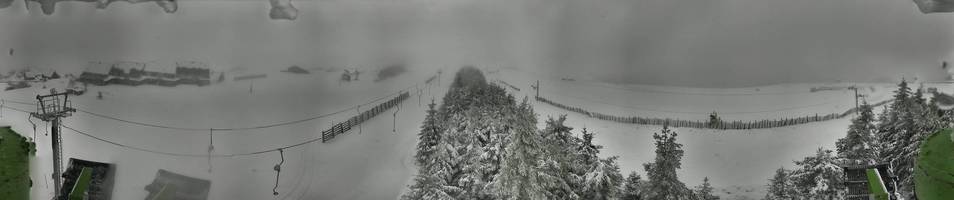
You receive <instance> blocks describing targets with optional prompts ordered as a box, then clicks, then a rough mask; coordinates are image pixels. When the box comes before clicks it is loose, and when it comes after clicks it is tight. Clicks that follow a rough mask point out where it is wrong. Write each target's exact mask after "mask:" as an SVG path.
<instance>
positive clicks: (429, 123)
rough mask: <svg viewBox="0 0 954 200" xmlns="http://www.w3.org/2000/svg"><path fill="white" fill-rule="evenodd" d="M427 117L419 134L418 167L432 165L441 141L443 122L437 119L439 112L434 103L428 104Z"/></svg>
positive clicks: (415, 156) (416, 155)
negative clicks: (432, 159) (433, 156)
mask: <svg viewBox="0 0 954 200" xmlns="http://www.w3.org/2000/svg"><path fill="white" fill-rule="evenodd" d="M427 106H428V110H427V116H425V117H424V124H423V125H421V132H420V133H418V137H419V139H420V140H419V141H418V142H417V154H415V155H414V158H416V160H417V165H418V166H425V165H427V164H428V163H431V162H433V161H431V156H432V155H433V154H434V151H435V148H436V146H437V143H438V142H440V139H441V132H442V128H441V122H440V119H438V118H437V117H438V116H437V110H435V109H434V101H433V100H432V101H431V104H428V105H427Z"/></svg>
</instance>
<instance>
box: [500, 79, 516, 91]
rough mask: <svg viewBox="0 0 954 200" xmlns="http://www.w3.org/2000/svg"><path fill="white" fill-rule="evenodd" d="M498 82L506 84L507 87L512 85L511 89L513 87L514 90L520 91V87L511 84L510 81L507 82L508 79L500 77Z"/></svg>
mask: <svg viewBox="0 0 954 200" xmlns="http://www.w3.org/2000/svg"><path fill="white" fill-rule="evenodd" d="M497 82H500V83H502V84H504V85H506V86H507V87H510V89H513V90H516V91H520V88H517V86H513V85H511V84H510V83H507V81H503V80H499V79H498V80H497Z"/></svg>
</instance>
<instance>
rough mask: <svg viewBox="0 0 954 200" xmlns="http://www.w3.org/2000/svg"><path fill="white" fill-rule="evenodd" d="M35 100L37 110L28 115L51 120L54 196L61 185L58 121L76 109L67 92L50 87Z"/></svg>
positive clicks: (60, 148) (61, 143)
mask: <svg viewBox="0 0 954 200" xmlns="http://www.w3.org/2000/svg"><path fill="white" fill-rule="evenodd" d="M36 100H37V101H39V102H40V103H38V104H37V108H36V110H37V111H36V112H33V113H30V115H31V116H33V117H36V118H38V119H40V120H43V121H46V122H53V128H52V129H53V130H52V133H53V135H52V138H51V140H52V142H51V145H50V146H51V148H52V149H53V186H54V187H53V188H54V189H55V192H54V197H56V196H59V193H60V188H61V187H62V181H60V179H61V175H60V174H61V172H62V169H63V168H62V165H63V164H62V162H61V161H62V157H63V152H62V151H63V146H62V145H63V138H62V137H61V136H60V122H61V120H62V119H61V118H63V117H69V116H71V115H72V113H73V112H76V109H75V108H73V107H71V106H72V103H70V100H69V92H61V93H57V92H56V90H55V89H50V94H48V95H37V96H36Z"/></svg>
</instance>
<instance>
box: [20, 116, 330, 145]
mask: <svg viewBox="0 0 954 200" xmlns="http://www.w3.org/2000/svg"><path fill="white" fill-rule="evenodd" d="M2 108H6V109H10V110H14V111H19V112H23V113H30V111H25V110H21V109H17V108H12V107H9V106H2ZM60 126H61V127H63V128H66V129H69V130H71V131H73V132H76V133H79V134H80V135H83V136H86V137H89V138H93V139H95V140H99V141H101V142H105V143H109V144H112V145H115V146H119V147H123V148H127V149H132V150H137V151H143V152H149V153H155V154H161V155H167V156H177V157H209V156H211V157H238V156H250V155H257V154H264V153H268V152H272V151H278V150H279V149H288V148H294V147H298V146H302V145H305V144H308V143H313V142H316V141H320V140H321V138H320V137H319V138H315V139H310V140H307V141H304V142H301V143H297V144H293V145H288V146H284V147H279V148H274V149H271V150H263V151H255V152H249V153H235V154H187V153H171V152H163V151H157V150H151V149H146V148H142V147H136V146H132V145H127V144H123V143H119V142H115V141H111V140H107V139H104V138H101V137H96V136H94V135H92V134H89V133H86V132H84V131H80V130H77V129H75V128H73V127H69V126H67V125H60Z"/></svg>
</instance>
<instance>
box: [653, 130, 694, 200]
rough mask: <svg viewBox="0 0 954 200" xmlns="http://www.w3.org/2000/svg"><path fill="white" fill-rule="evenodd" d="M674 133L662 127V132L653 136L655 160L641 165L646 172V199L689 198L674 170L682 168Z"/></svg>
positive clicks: (680, 145) (680, 155)
mask: <svg viewBox="0 0 954 200" xmlns="http://www.w3.org/2000/svg"><path fill="white" fill-rule="evenodd" d="M676 136H677V134H676V133H675V132H672V131H671V130H669V127H668V126H663V129H662V131H660V132H659V133H654V134H653V139H654V140H655V144H656V159H655V160H654V162H651V163H646V164H643V168H644V169H645V170H646V177H647V178H648V179H649V182H648V183H647V187H646V188H647V190H646V193H645V194H646V198H647V199H659V200H677V199H687V198H689V195H688V192H689V189H688V188H686V185H685V184H684V183H682V182H681V181H679V177H678V175H677V174H676V170H677V169H679V168H681V167H682V156H683V154H684V152H683V150H682V144H679V143H676Z"/></svg>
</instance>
